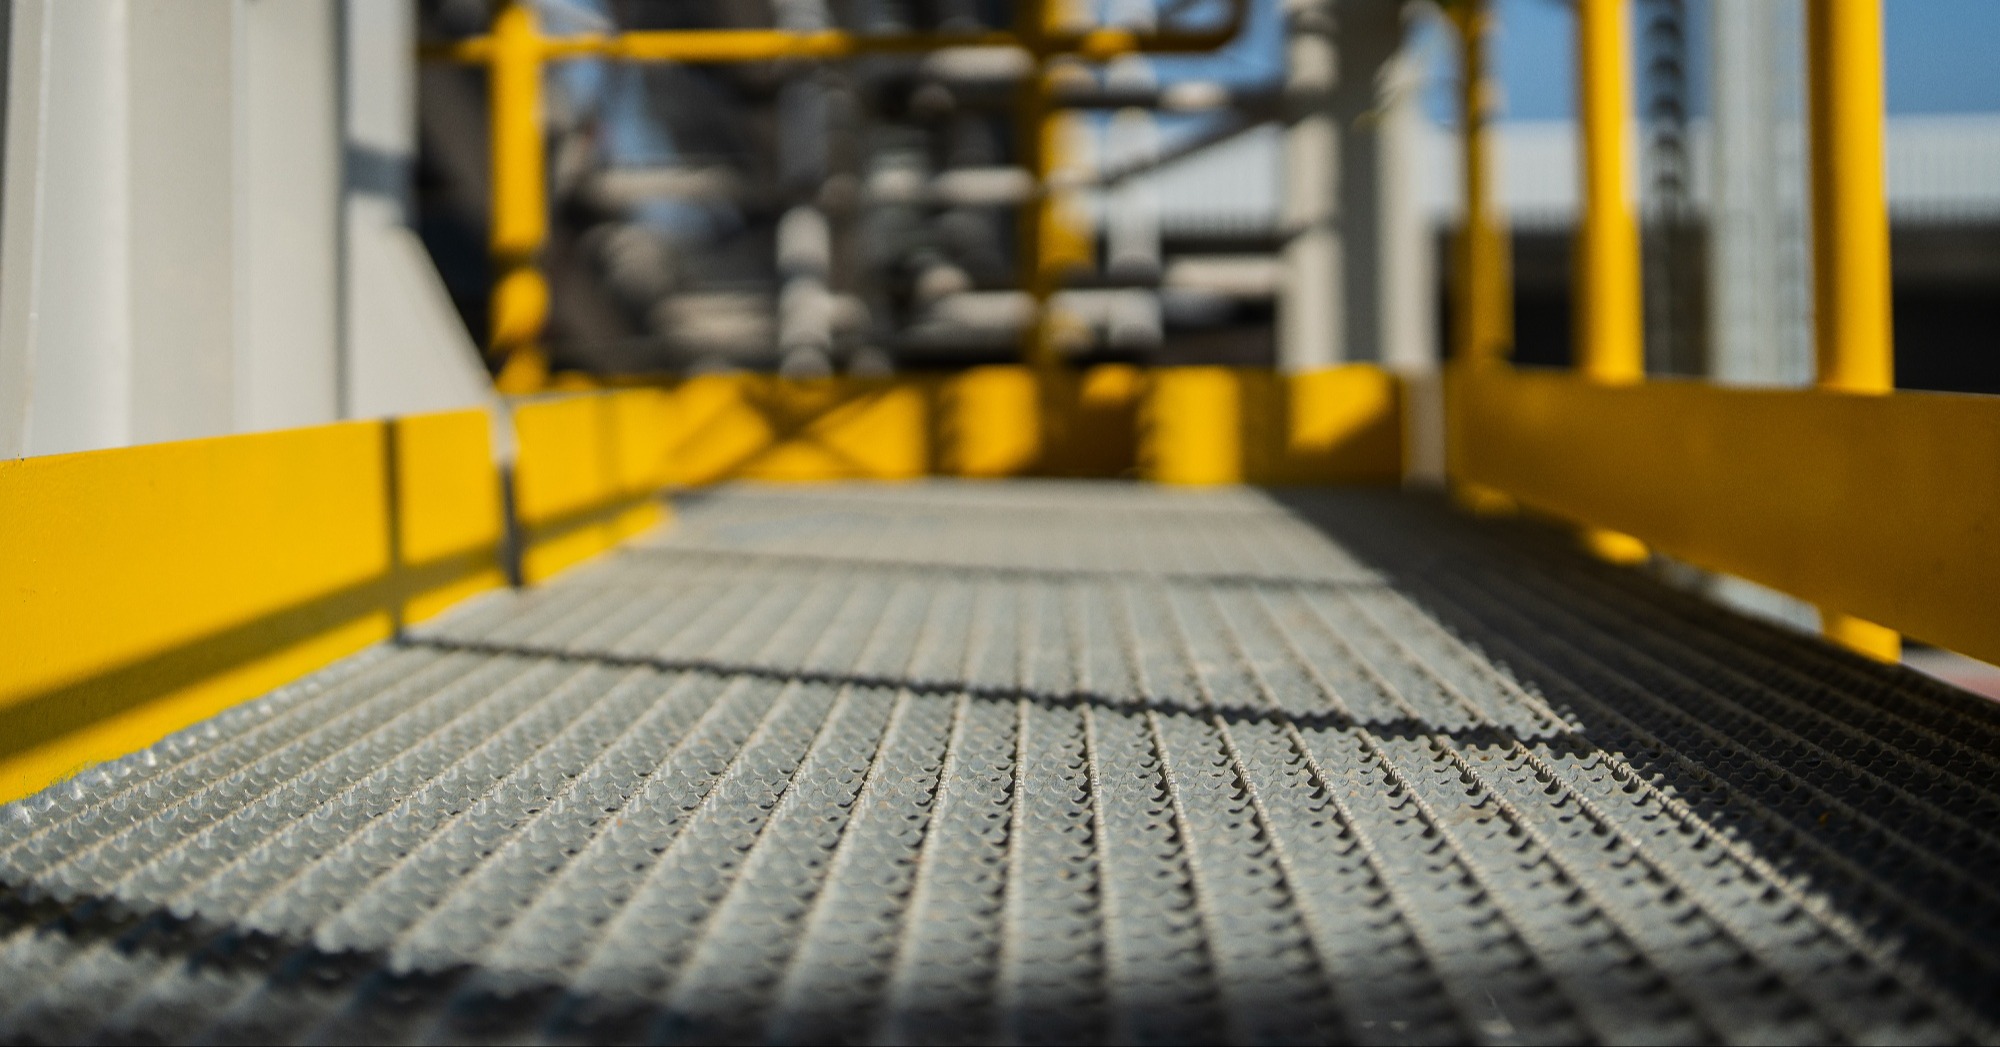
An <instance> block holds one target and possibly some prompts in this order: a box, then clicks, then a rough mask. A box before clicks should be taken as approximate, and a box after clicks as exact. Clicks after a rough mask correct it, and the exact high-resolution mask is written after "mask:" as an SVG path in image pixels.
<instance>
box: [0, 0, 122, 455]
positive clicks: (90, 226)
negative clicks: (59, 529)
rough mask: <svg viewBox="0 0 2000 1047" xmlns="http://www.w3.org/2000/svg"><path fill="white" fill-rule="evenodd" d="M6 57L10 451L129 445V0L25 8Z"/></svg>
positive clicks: (1, 259) (2, 386)
mask: <svg viewBox="0 0 2000 1047" xmlns="http://www.w3.org/2000/svg"><path fill="white" fill-rule="evenodd" d="M11 15H12V24H11V26H10V33H9V38H10V39H9V47H8V51H9V54H8V60H7V79H8V90H7V144H6V173H5V200H4V204H0V207H4V211H0V221H4V233H0V240H4V243H3V244H0V456H4V457H14V456H18V455H29V454H57V453H61V452H65V451H82V450H89V449H91V448H96V447H111V446H116V445H119V444H123V443H127V442H129V441H130V440H131V419H130V411H129V406H128V405H129V402H130V399H131V391H132V331H131V323H130V320H131V314H130V310H129V307H128V301H129V287H130V283H129V276H130V272H131V270H130V268H129V264H128V259H127V244H128V236H127V232H126V221H127V217H128V214H129V207H128V205H127V204H128V202H127V194H128V189H129V182H128V181H127V174H128V164H127V161H126V145H127V143H126V127H127V124H126V98H127V85H126V60H125V43H126V17H127V9H126V5H125V3H124V2H123V0H109V2H91V0H20V2H16V3H15V4H14V5H13V10H12V12H11Z"/></svg>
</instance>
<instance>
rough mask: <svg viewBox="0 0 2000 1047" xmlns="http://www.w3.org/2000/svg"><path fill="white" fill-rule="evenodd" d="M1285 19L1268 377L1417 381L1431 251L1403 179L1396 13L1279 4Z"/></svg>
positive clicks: (1403, 90) (1426, 332) (1408, 163)
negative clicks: (1280, 194)
mask: <svg viewBox="0 0 2000 1047" xmlns="http://www.w3.org/2000/svg"><path fill="white" fill-rule="evenodd" d="M1285 12H1286V33H1287V42H1286V69H1285V107H1286V109H1285V112H1286V120H1285V137H1284V170H1283V173H1282V185H1283V190H1284V204H1283V208H1282V219H1283V221H1284V224H1285V228H1286V231H1287V233H1288V239H1287V241H1286V245H1285V251H1284V257H1285V286H1284V292H1283V294H1282V296H1281V298H1280V302H1279V317H1278V325H1279V327H1278V333H1279V338H1278V357H1279V364H1280V366H1281V367H1283V368H1284V369H1286V370H1290V371H1300V370H1309V369H1312V368H1316V367H1327V366H1331V365H1333V364H1337V363H1343V362H1347V361H1356V360H1368V361H1378V362H1385V363H1391V364H1395V365H1397V366H1399V367H1404V368H1412V367H1415V368H1428V367H1430V366H1431V365H1432V360H1433V359H1434V357H1435V349H1434V348H1433V343H1434V341H1435V339H1434V336H1433V333H1432V326H1433V321H1432V320H1431V315H1430V314H1431V308H1430V306H1431V303H1430V290H1429V288H1430V272H1431V263H1430V257H1429V256H1430V251H1431V246H1430V243H1429V234H1428V231H1427V230H1426V229H1425V228H1424V219H1423V212H1422V203H1421V201H1420V200H1419V199H1418V198H1417V196H1416V192H1415V185H1414V177H1413V176H1414V174H1415V166H1414V160H1415V157H1414V155H1413V150H1414V149H1415V147H1416V135H1417V128H1416V126H1415V120H1416V113H1415V104H1416V90H1415V88H1416V83H1415V74H1414V72H1413V62H1412V61H1411V59H1410V58H1409V56H1407V55H1406V53H1405V43H1404V42H1405V38H1406V35H1407V34H1406V33H1405V27H1404V16H1405V12H1406V6H1405V5H1404V4H1403V3H1402V2H1401V0H1338V2H1336V0H1290V2H1289V3H1288V4H1287V5H1286V8H1285Z"/></svg>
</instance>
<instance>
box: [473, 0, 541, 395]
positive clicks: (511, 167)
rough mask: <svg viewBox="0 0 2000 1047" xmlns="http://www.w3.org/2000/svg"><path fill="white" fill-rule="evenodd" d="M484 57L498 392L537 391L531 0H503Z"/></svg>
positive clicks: (537, 213) (535, 30)
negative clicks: (488, 55)
mask: <svg viewBox="0 0 2000 1047" xmlns="http://www.w3.org/2000/svg"><path fill="white" fill-rule="evenodd" d="M492 39H493V50H492V56H491V58H490V59H489V61H488V62H487V71H488V74H489V77H490V83H491V85H492V102H491V111H492V147H493V225H492V231H491V249H492V252H493V270H494V272H493V276H494V283H493V301H492V303H491V311H490V312H489V314H488V315H489V318H490V320H491V325H492V330H491V332H490V335H489V346H488V349H489V351H490V352H491V353H492V354H493V356H494V359H495V360H496V361H498V363H499V365H500V372H499V378H498V379H497V384H498V385H499V388H500V391H501V392H507V393H521V392H532V391H534V390H536V389H539V388H541V387H542V385H543V384H544V383H545V382H546V380H547V378H548V357H547V356H546V354H545V353H544V351H543V349H542V344H541V339H542V328H543V326H544V325H545V324H546V323H547V322H548V316H549V285H548V279H547V278H546V277H544V276H543V275H542V271H541V269H540V267H539V265H538V258H537V256H538V255H539V254H540V252H541V249H542V243H543V242H544V241H545V240H546V239H547V238H548V231H549V229H548V226H549V222H548V188H547V186H546V185H545V176H544V173H543V168H544V165H545V158H544V155H543V154H544V150H545V146H544V144H543V140H542V49H541V48H542V37H541V31H540V29H539V27H538V26H537V25H536V21H535V11H534V7H533V5H532V4H530V3H528V2H527V0H503V2H502V3H501V5H500V9H499V12H498V13H497V14H496V15H495V16H494V19H493V34H492Z"/></svg>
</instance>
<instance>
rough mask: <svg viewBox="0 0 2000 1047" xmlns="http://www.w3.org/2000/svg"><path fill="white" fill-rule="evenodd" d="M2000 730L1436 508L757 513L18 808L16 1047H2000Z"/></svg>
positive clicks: (901, 502)
mask: <svg viewBox="0 0 2000 1047" xmlns="http://www.w3.org/2000/svg"><path fill="white" fill-rule="evenodd" d="M807 524H809V525H807ZM1996 736H2000V717H1996V715H1995V713H1994V710H1993V709H1992V708H1991V707H1990V706H1988V705H1986V704H1984V703H1982V702H1980V701H1978V700H1976V699H1971V698H1969V697H1967V696H1965V695H1962V694H1960V693H1958V692H1955V691H1952V690H1951V689H1949V688H1947V687H1944V686H1942V685H1939V684H1936V683H1934V682H1932V681H1930V680H1928V679H1927V678H1924V677H1920V676H1917V675H1915V674H1912V673H1907V672H1903V671H1901V670H1898V669H1893V668H1884V667H1881V666H1876V665H1872V664H1869V663H1865V662H1862V661H1859V660H1857V659H1853V658H1850V657H1848V656H1846V655H1845V654H1843V653H1841V652H1838V651H1834V650H1831V649H1828V648H1825V647H1823V646H1821V645H1820V644H1818V643H1816V642H1814V641H1812V640H1811V639H1809V638H1802V637H1797V636H1793V635H1790V634H1786V633H1783V632H1780V631H1777V630H1775V629H1769V628H1766V627H1764V626H1761V625H1758V624H1755V623H1751V622H1747V621H1744V620H1742V619H1739V618H1736V617H1734V616H1731V615H1729V614H1727V613H1724V612H1722V611H1719V610H1716V609H1714V608H1712V607H1709V606H1707V605H1705V604H1702V603H1700V602H1699V601H1696V600H1694V599H1691V598H1689V597H1686V596H1683V595H1681V594H1678V593H1675V592H1673V591H1670V590H1667V589H1665V588H1663V587H1660V586H1658V585H1655V584H1653V583H1652V582H1650V581H1649V580H1647V579H1646V578H1645V577H1643V576H1642V575H1639V574H1637V573H1634V572H1629V571H1620V570H1615V569H1610V568H1605V567H1602V566H1599V565H1596V564H1594V563H1591V562H1588V561H1586V560H1583V559H1581V558H1579V557H1577V556H1575V555H1573V554H1572V553H1571V552H1570V551H1569V550H1568V548H1567V547H1566V545H1565V544H1564V542H1563V540H1562V538H1561V536H1560V535H1556V534H1553V533H1551V532H1548V531H1545V530H1539V529H1536V528H1532V527H1526V526H1513V525H1485V524H1480V525H1474V524H1470V523H1468V522H1466V521H1463V520H1461V519H1458V518H1455V517H1453V516H1452V515H1450V514H1449V513H1447V512H1445V511H1443V510H1442V508H1441V507H1440V506H1438V505H1437V504H1434V503H1432V502H1429V501H1427V500H1424V499H1420V498H1411V497H1406V496H1393V495H1383V494H1367V493H1337V494H1336V493H1323V494H1322V493H1314V494H1305V493H1259V492H1252V491H1228V492H1216V493H1213V494H1209V495H1175V494H1172V493H1168V492H1160V491H1157V490H1150V489H1146V488H1138V487H1131V486H1126V485H1110V484H1094V485H1093V484H1020V485H1012V484H1010V485H997V486H996V485H976V484H971V485H952V484H925V485H912V486H907V487H899V488H889V489H880V488H876V489H870V488H834V489H822V490H798V489H789V490H787V489H756V488H752V489H738V490H723V491H717V492H713V493H710V494H708V495H705V496H704V498H703V499H701V500H699V501H696V502H693V503H690V504H686V505H683V506H682V511H681V521H680V524H679V525H678V527H677V528H676V529H675V530H674V531H672V532H669V533H668V534H666V535H665V536H664V537H663V538H655V539H652V540H650V542H649V544H648V545H647V546H646V547H644V548H641V549H638V550H635V551H633V552H631V553H628V554H626V555H622V556H618V557H613V558H611V559H610V560H608V561H606V562H604V563H602V564H600V565H598V566H595V567H592V568H587V569H585V570H582V571H578V572H575V573H573V574H571V575H569V576H566V577H565V578H564V579H562V580H560V581H558V582H557V583H555V584H553V585H550V586H547V587H544V588H542V589H540V590H536V591H533V592H529V593H525V594H519V595H511V594H510V595H502V596H497V597H495V598H492V599H488V600H484V601H480V602H477V603H475V604H474V605H471V606H468V607H467V608H465V609H463V610H461V611H460V612H457V613H454V614H453V615H451V616H448V618H447V619H445V620H444V621H441V622H439V623H437V624H436V625H434V626H427V627H426V628H424V629H420V630H416V631H413V633H412V634H411V636H409V637H408V638H407V639H406V640H405V641H404V642H403V643H402V644H401V645H396V646H385V647H383V648H379V649H376V650H374V651H371V652H368V653H367V654H364V655H362V656H360V657H358V658H356V659H351V660H350V661H348V662H346V663H342V664H341V665H339V666H336V667H334V668H332V669H329V670H328V671H326V672H324V673H321V674H318V675H317V676H315V677H313V678H310V679H308V680H306V681H302V682H301V683H300V684H298V685H294V686H293V687H289V688H286V689H284V690H281V691H279V692H277V693H274V694H273V695H271V696H269V697H267V698H265V699H261V700H260V701H258V702H255V703H251V704H249V705H247V706H244V707H241V708H239V709H237V710H232V711H231V712H229V713H226V714H224V715H223V716H221V717H218V718H217V719H216V720H214V721H212V722H211V723H210V724H208V725H205V726H204V727H201V728H197V729H195V730H192V731H189V732H184V733H183V734H182V735H178V736H176V737H175V738H172V739H168V740H167V741H165V742H163V743H161V744H160V745H159V746H156V747H155V748H154V749H153V750H151V751H149V752H148V753H144V754H139V755H138V756H135V757H132V758H128V759H126V760H124V761H119V762H118V763H116V764H112V765H109V766H107V767H105V768H101V769H98V770H96V771H93V772H91V773H89V774H86V775H83V776H80V777H79V778H78V779H76V780H74V781H72V782H70V783H66V784H65V785H62V786H58V787H56V788H55V789H52V790H50V791H48V792H46V793H44V794H42V795H41V796H39V797H35V798H31V799H29V800H27V801H23V802H21V803H19V804H15V805H12V806H11V807H10V808H8V809H6V810H5V811H4V812H0V813H4V816H5V818H6V820H5V822H4V827H0V882H4V883H5V884H7V885H8V886H7V887H6V889H5V893H4V895H0V1036H4V1037H5V1038H7V1039H10V1040H15V1041H24V1042H60V1041H116V1040H131V1041H147V1042H162V1041H196V1042H206V1041H234V1040H255V1041H258V1042H269V1041H310V1042H329V1041H338V1042H351V1041H361V1042H373V1041H398V1042H400V1041H430V1042H484V1041H497V1040H506V1041H510V1042H511V1041H518V1040H523V1039H533V1040H549V1041H557V1042H611V1041H616V1042H718V1041H742V1042H792V1041H802V1042H824V1041H829V1040H838V1041H859V1042H904V1041H912V1040H921V1041H960V1040H963V1041H991V1040H1002V1041H1020V1042H1073V1041H1153V1042H1165V1041H1172V1042H1188V1041H1252V1040H1256V1041H1265V1040H1284V1041H1297V1042H1467V1041H1482V1042H1530V1041H1532V1042H1593V1041H1601V1040H1607V1039H1644V1040H1649V1041H1655V1042H1714V1041H1717V1040H1722V1039H1729V1040H1756V1041H1810V1042H1827V1041H1835V1040H1854V1041H1874V1040H1884V1039H1897V1040H1908V1041H1927V1042H1954V1041H1967V1040H1970V1041H1990V1040H1992V1039H1994V1038H1995V1035H1994V1022H1995V1019H1996V1015H1995V1011H1996V1010H2000V1005H1996V1004H1995V1002H1994V1001H1995V1000H1996V999H2000V993H1996V992H1995V991H1994V990H1995V988H1996V987H2000V977H1996V972H2000V935H1996V934H1995V933H1994V932H1995V931H1996V930H2000V927H1996V922H2000V891H1996V889H1995V888H1994V887H1993V886H1991V885H1990V882H1989V881H1990V878H1988V877H1984V876H1982V875H1980V873H1981V871H1982V870H1987V869H1991V868H1993V867H1994V866H1993V859H1994V858H1995V851H1996V849H2000V846H1996V844H1997V843H2000V841H1996V833H1995V832H1994V830H1993V829H1992V827H1993V826H1994V825H1996V824H2000V821H1996V819H1995V818H1994V817H1993V815H1994V814H1995V813H1996V808H2000V782H1996V777H1997V776H1996V762H1995V761H1994V759H1993V756H1994V754H1995V752H1996V748H1995V745H1994V742H1995V738H1996Z"/></svg>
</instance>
